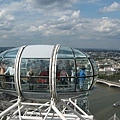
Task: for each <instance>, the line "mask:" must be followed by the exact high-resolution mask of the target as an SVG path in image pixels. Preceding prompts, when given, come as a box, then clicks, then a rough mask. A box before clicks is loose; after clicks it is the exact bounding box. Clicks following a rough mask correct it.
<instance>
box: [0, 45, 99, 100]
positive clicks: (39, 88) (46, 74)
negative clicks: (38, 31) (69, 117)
mask: <svg viewBox="0 0 120 120" xmlns="http://www.w3.org/2000/svg"><path fill="white" fill-rule="evenodd" d="M0 62H1V66H0V91H6V92H7V93H9V94H13V95H17V96H20V97H23V98H27V99H28V98H30V99H31V98H32V99H50V98H52V97H53V98H61V99H63V98H70V97H74V96H76V95H78V94H80V93H81V92H84V91H88V90H90V89H91V88H92V87H93V85H94V83H95V81H96V76H97V74H98V71H97V67H96V64H95V63H94V60H92V59H91V58H90V56H88V55H87V54H85V53H84V52H82V51H79V50H78V49H73V48H70V47H64V46H60V45H28V46H22V47H18V48H13V49H10V50H7V51H4V52H2V53H1V54H0Z"/></svg>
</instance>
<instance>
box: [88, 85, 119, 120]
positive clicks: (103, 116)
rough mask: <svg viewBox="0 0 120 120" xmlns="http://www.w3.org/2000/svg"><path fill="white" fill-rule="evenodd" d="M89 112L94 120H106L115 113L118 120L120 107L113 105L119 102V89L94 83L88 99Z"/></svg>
mask: <svg viewBox="0 0 120 120" xmlns="http://www.w3.org/2000/svg"><path fill="white" fill-rule="evenodd" d="M88 100H89V110H90V112H91V113H92V114H93V115H94V117H95V119H96V120H108V119H109V118H111V117H112V116H113V115H114V114H115V113H116V115H117V117H118V118H119V119H120V106H117V107H113V104H114V103H116V102H117V101H120V88H117V87H109V86H108V85H105V84H102V83H96V85H95V87H94V89H93V90H91V91H90V95H89V97H88Z"/></svg>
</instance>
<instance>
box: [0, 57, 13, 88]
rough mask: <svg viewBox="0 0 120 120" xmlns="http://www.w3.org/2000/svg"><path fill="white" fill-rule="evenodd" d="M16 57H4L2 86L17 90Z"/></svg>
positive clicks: (1, 72)
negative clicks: (15, 80) (15, 77)
mask: <svg viewBox="0 0 120 120" xmlns="http://www.w3.org/2000/svg"><path fill="white" fill-rule="evenodd" d="M14 63H15V58H4V59H2V61H1V71H0V76H1V86H2V88H3V89H7V90H8V89H9V90H15V82H14V72H15V69H14Z"/></svg>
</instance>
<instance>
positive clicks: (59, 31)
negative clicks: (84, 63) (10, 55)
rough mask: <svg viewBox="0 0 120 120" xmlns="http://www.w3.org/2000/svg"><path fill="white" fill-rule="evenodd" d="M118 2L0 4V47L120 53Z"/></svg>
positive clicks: (22, 0) (1, 0) (20, 0)
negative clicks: (49, 46) (58, 47)
mask: <svg viewBox="0 0 120 120" xmlns="http://www.w3.org/2000/svg"><path fill="white" fill-rule="evenodd" d="M119 24H120V2H119V0H116V1H114V0H109V1H104V0H86V1H85V0H9V1H8V0H0V47H17V46H21V45H29V44H61V45H64V46H70V47H75V48H102V49H120V42H119V39H120V25H119Z"/></svg>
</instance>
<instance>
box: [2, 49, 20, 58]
mask: <svg viewBox="0 0 120 120" xmlns="http://www.w3.org/2000/svg"><path fill="white" fill-rule="evenodd" d="M18 50H19V48H14V49H11V50H9V51H8V52H6V54H5V56H4V57H6V58H8V57H10V58H12V57H13V58H15V57H16V55H17V52H18Z"/></svg>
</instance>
